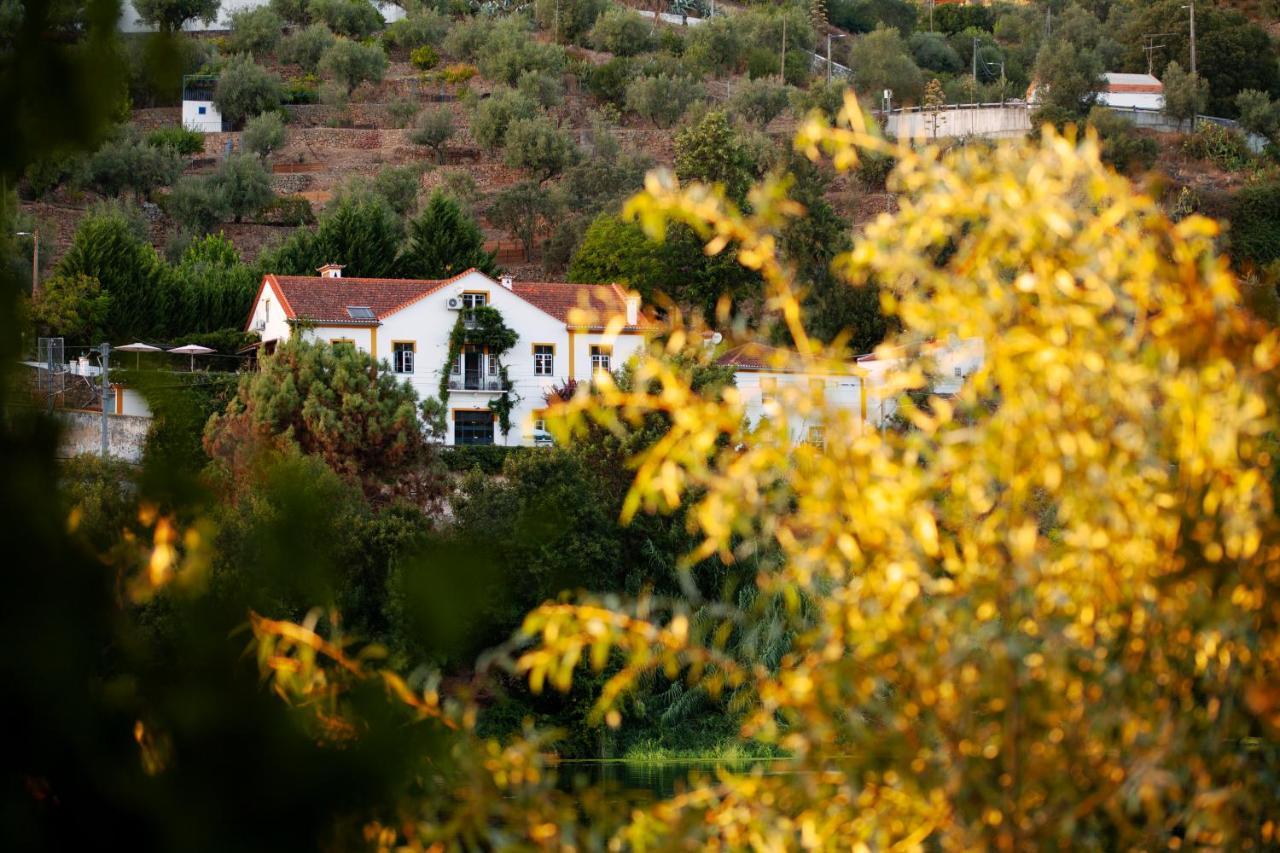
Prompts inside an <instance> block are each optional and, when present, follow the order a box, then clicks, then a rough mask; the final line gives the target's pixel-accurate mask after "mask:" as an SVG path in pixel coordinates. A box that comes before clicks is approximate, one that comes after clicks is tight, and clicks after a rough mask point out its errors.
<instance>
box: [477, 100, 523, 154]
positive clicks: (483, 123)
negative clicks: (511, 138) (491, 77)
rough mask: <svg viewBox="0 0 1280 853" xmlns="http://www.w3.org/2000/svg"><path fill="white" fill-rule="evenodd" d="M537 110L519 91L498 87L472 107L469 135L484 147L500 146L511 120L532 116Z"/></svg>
mask: <svg viewBox="0 0 1280 853" xmlns="http://www.w3.org/2000/svg"><path fill="white" fill-rule="evenodd" d="M537 111H538V107H537V105H536V104H535V103H534V102H533V101H531V100H530V99H529V98H528V97H526V96H525V95H523V94H521V93H520V92H517V91H516V90H514V89H498V90H497V91H495V92H494V93H493V94H491V95H490V96H489V97H487V98H485V99H484V100H482V101H478V102H477V103H476V104H475V106H474V108H473V109H472V111H471V135H472V136H473V137H474V138H475V140H476V142H479V143H480V144H481V145H483V146H484V147H486V148H489V149H498V148H501V147H502V144H503V142H504V141H505V137H506V135H507V128H508V127H509V126H510V125H511V122H513V121H515V120H516V119H522V118H533V116H534V115H535V114H536V113H537Z"/></svg>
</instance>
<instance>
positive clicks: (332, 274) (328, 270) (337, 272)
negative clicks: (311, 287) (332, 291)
mask: <svg viewBox="0 0 1280 853" xmlns="http://www.w3.org/2000/svg"><path fill="white" fill-rule="evenodd" d="M316 272H318V273H320V277H321V278H342V264H325V265H324V266H322V267H320V268H319V269H317V270H316Z"/></svg>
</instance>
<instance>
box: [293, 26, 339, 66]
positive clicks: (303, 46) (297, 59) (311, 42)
mask: <svg viewBox="0 0 1280 853" xmlns="http://www.w3.org/2000/svg"><path fill="white" fill-rule="evenodd" d="M333 41H334V36H333V33H331V32H329V28H328V27H326V26H325V25H324V24H312V25H311V26H309V27H307V28H306V29H301V30H297V31H296V32H293V33H291V34H290V35H289V36H288V38H286V39H285V40H284V43H283V44H281V45H280V60H281V61H282V62H288V63H291V64H293V65H297V66H298V67H299V68H301V69H303V70H304V71H308V72H314V71H315V70H316V69H317V68H319V67H320V57H322V56H324V53H325V51H326V50H328V49H329V48H330V47H332V46H333Z"/></svg>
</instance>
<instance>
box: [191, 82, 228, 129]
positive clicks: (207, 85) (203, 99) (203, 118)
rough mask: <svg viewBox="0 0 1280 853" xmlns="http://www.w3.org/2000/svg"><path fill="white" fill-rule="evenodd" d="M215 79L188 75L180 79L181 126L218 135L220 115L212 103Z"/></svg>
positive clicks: (216, 83) (220, 126) (215, 85)
mask: <svg viewBox="0 0 1280 853" xmlns="http://www.w3.org/2000/svg"><path fill="white" fill-rule="evenodd" d="M217 85H218V78H217V77H210V76H205V75H188V76H186V77H183V78H182V126H183V127H185V128H186V129H187V130H195V131H199V132H200V133H219V132H221V130H222V113H221V112H219V111H218V107H217V106H216V105H215V104H214V103H213V90H214V89H215V88H216V87H217Z"/></svg>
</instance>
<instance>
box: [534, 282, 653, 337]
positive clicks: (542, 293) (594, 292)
mask: <svg viewBox="0 0 1280 853" xmlns="http://www.w3.org/2000/svg"><path fill="white" fill-rule="evenodd" d="M511 290H512V292H513V293H515V295H516V296H519V297H520V298H521V299H523V300H524V301H526V302H528V303H529V304H530V305H533V306H534V307H535V308H539V309H541V310H542V311H545V312H546V313H548V314H550V315H551V316H552V317H555V318H556V319H558V320H562V321H564V322H565V323H566V324H567V325H570V326H573V327H575V328H583V329H603V328H604V327H605V325H606V324H607V323H608V322H609V318H611V317H614V316H617V315H622V316H624V317H625V316H626V314H627V294H626V291H624V290H623V289H622V288H621V287H619V286H618V285H616V284H565V283H564V282H559V281H516V282H512V285H511ZM575 308H577V309H581V310H582V312H583V313H582V314H579V313H578V312H576V311H574V309H575ZM625 328H626V329H627V330H630V331H644V330H650V329H657V328H658V323H657V322H656V321H654V320H653V318H652V317H647V316H645V314H644V313H643V312H641V313H640V315H639V318H638V322H637V323H636V324H635V325H634V326H627V327H625Z"/></svg>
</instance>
